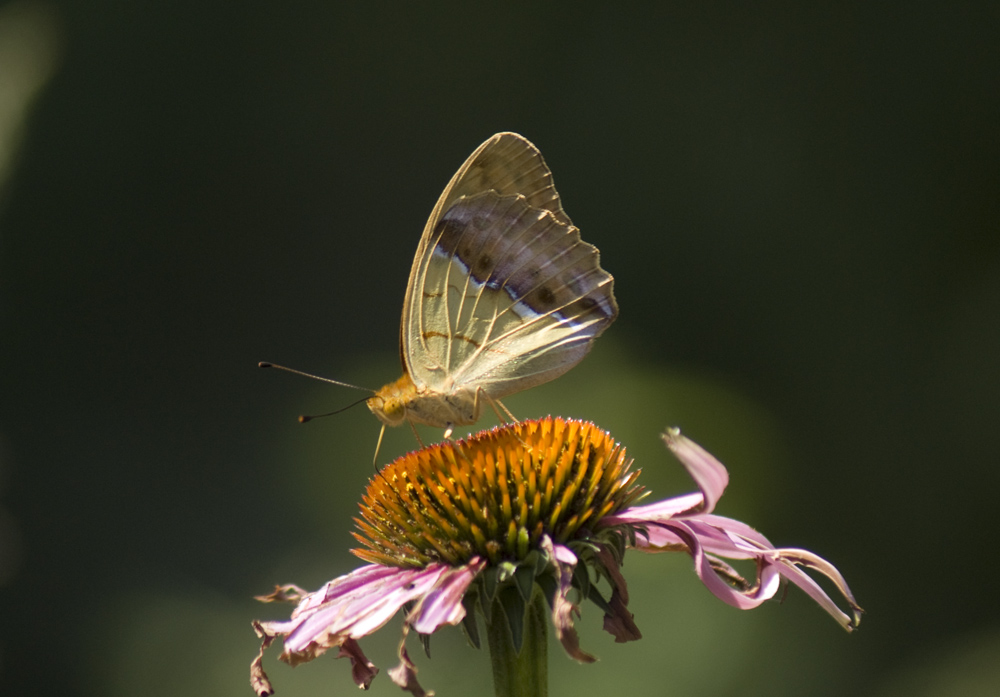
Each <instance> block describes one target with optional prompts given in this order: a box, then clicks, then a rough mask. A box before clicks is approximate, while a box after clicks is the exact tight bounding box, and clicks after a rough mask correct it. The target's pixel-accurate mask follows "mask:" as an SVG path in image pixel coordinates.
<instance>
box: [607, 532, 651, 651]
mask: <svg viewBox="0 0 1000 697" xmlns="http://www.w3.org/2000/svg"><path fill="white" fill-rule="evenodd" d="M596 556H597V561H598V562H599V563H600V565H601V568H602V569H603V571H604V573H605V575H606V576H607V578H608V581H609V582H610V583H611V600H610V601H608V606H609V607H610V608H611V611H610V612H605V613H604V631H606V632H608V633H609V634H612V635H614V637H615V642H616V643H618V644H623V643H625V642H626V641H636V640H637V639H642V632H640V631H639V627H638V626H636V624H635V615H633V614H632V613H631V612H629V610H628V584H627V583H626V582H625V577H624V576H622V574H621V571H620V570H619V568H618V562H617V560H616V559H615V556H614V555H613V554H612V553H611V551H610V550H608V548H607V547H602V548H601V549H600V550H598V552H597V555H596Z"/></svg>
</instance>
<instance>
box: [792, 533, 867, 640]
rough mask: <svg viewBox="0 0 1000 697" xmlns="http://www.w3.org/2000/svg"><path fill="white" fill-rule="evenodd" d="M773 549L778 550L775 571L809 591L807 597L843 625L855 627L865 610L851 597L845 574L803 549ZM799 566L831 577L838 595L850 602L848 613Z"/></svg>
mask: <svg viewBox="0 0 1000 697" xmlns="http://www.w3.org/2000/svg"><path fill="white" fill-rule="evenodd" d="M775 552H776V554H777V560H776V564H775V565H776V567H777V569H778V573H780V574H781V575H782V576H783V577H785V578H787V579H788V580H789V581H791V582H792V583H794V584H795V585H797V586H798V587H799V588H801V589H802V590H804V591H805V592H806V593H808V594H809V597H810V598H812V599H813V600H815V601H816V602H817V603H819V605H820V607H822V608H823V609H824V610H826V611H827V612H828V613H829V614H830V616H832V617H833V618H834V619H835V620H837V622H838V623H839V624H840V626H842V627H843V628H844V629H846V630H847V631H849V632H851V631H854V630H855V629H857V628H858V625H859V624H860V623H861V615H862V613H863V612H864V610H862V609H861V606H859V605H858V603H857V601H856V600H855V599H854V594H853V593H851V589H850V588H849V587H848V586H847V581H845V580H844V577H843V576H842V575H841V574H840V572H839V571H837V569H836V567H834V565H833V564H831V563H830V562H828V561H827V560H826V559H823V558H822V557H819V556H817V555H815V554H813V553H812V552H809V551H807V550H804V549H778V550H775ZM799 566H804V567H806V568H808V569H814V570H815V571H818V572H819V573H821V574H823V575H824V576H826V577H827V578H828V579H830V580H831V581H832V582H833V584H834V585H835V586H836V587H837V590H839V591H840V593H841V595H843V596H844V599H845V600H846V601H847V603H848V605H850V607H851V615H850V616H848V615H847V614H846V613H844V612H843V611H842V610H841V609H840V608H839V607H838V606H837V604H836V603H835V602H834V601H833V599H832V598H830V596H829V595H827V593H826V591H824V590H823V589H822V588H821V587H820V585H819V584H818V583H816V581H815V580H814V579H813V578H812V577H811V576H809V575H808V574H806V573H805V572H804V571H803V570H802V569H800V568H799Z"/></svg>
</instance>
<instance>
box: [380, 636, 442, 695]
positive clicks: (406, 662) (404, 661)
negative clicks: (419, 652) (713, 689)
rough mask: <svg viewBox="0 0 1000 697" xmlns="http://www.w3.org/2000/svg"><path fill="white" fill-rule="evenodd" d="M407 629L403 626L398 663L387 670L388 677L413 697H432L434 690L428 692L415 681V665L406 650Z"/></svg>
mask: <svg viewBox="0 0 1000 697" xmlns="http://www.w3.org/2000/svg"><path fill="white" fill-rule="evenodd" d="M406 634H407V629H406V628H405V627H404V628H403V640H402V641H401V642H399V665H398V666H396V667H395V668H392V669H390V670H389V673H388V675H389V678H390V679H391V680H392V681H393V682H394V683H396V684H397V685H399V686H400V687H401V688H403V690H405V691H406V692H409V693H410V694H411V695H413V696H414V697H434V692H433V691H431V692H428V691H426V690H424V688H423V687H421V686H420V683H419V682H417V667H416V666H415V665H414V664H413V661H411V660H410V654H408V653H407V652H406Z"/></svg>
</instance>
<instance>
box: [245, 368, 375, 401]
mask: <svg viewBox="0 0 1000 697" xmlns="http://www.w3.org/2000/svg"><path fill="white" fill-rule="evenodd" d="M257 367H258V368H277V369H278V370H284V371H285V372H288V373H295V374H296V375H301V376H302V377H305V378H312V379H313V380H319V381H320V382H329V383H330V384H332V385H340V386H341V387H350V388H351V389H352V390H364V391H365V392H371V393H372V394H375V390H373V389H371V388H368V387H358V386H357V385H352V384H351V383H349V382H341V381H340V380H333V379H331V378H324V377H322V376H320V375H313V374H312V373H305V372H303V371H301V370H296V369H295V368H288V367H286V366H283V365H278V364H277V363H268V362H267V361H261V362H260V363H258V364H257ZM366 399H367V397H366ZM362 401H363V400H362ZM354 404H358V402H355V403H354ZM354 404H352V405H351V406H352V407H353V406H354ZM344 408H345V409H349V408H350V407H344ZM341 411H343V409H342V410H341ZM331 413H333V414H336V413H337V412H335V411H334V412H331Z"/></svg>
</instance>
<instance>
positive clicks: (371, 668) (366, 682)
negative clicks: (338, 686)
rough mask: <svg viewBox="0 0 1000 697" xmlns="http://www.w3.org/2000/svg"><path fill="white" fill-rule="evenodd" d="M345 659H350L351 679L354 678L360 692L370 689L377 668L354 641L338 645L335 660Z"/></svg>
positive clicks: (376, 673) (348, 640) (345, 640)
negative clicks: (338, 651)
mask: <svg viewBox="0 0 1000 697" xmlns="http://www.w3.org/2000/svg"><path fill="white" fill-rule="evenodd" d="M345 657H346V658H350V659H351V677H352V678H354V684H355V685H357V686H358V687H360V688H361V689H362V690H367V689H368V688H369V687H371V685H372V680H374V679H375V676H376V675H378V668H376V667H375V664H374V663H372V662H371V661H369V660H368V657H367V656H366V655H365V654H364V652H363V651H362V650H361V646H359V645H358V642H356V641H355V640H354V639H350V638H348V639H344V643H343V644H341V645H340V653H339V654H338V655H337V658H345Z"/></svg>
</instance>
